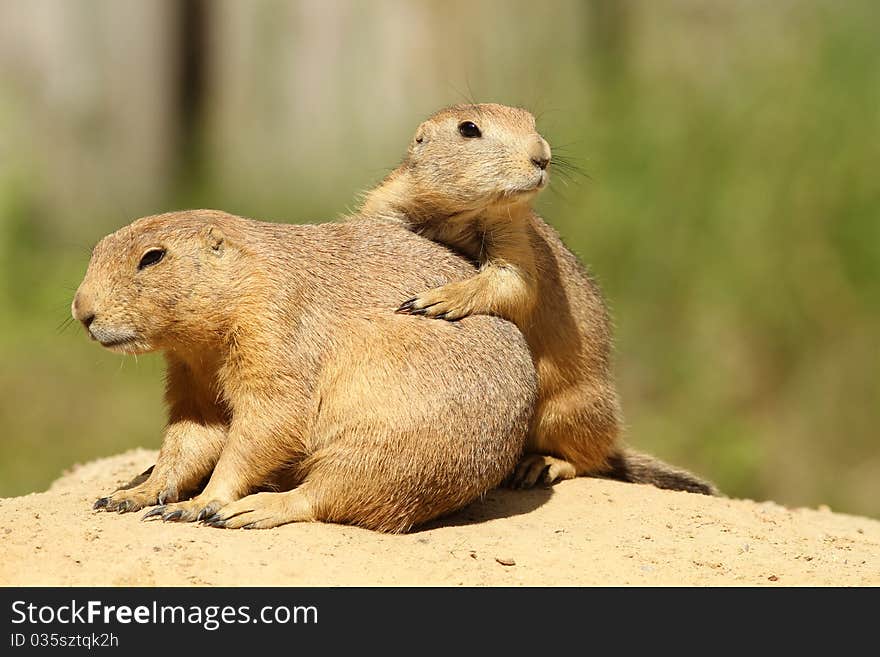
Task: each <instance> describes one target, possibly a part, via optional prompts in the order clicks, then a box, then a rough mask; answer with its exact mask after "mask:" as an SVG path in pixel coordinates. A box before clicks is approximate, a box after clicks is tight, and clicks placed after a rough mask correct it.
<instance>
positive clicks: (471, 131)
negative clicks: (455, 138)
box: [458, 121, 483, 139]
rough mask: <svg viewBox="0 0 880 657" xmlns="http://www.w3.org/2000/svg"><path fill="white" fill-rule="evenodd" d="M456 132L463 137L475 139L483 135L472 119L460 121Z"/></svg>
mask: <svg viewBox="0 0 880 657" xmlns="http://www.w3.org/2000/svg"><path fill="white" fill-rule="evenodd" d="M458 133H459V134H460V135H461V136H462V137H464V138H465V139H475V138H477V137H482V136H483V133H482V132H480V129H479V128H478V127H477V124H476V123H474V122H472V121H462V122H461V123H459V124H458Z"/></svg>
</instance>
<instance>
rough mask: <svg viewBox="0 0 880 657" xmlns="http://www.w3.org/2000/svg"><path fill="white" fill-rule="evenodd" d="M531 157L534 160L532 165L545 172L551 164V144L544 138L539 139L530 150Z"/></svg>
mask: <svg viewBox="0 0 880 657" xmlns="http://www.w3.org/2000/svg"><path fill="white" fill-rule="evenodd" d="M529 156H530V157H531V159H532V164H534V165H535V166H536V167H538V168H539V169H541V171H543V170H544V169H546V168H547V166H548V165H549V164H550V158H551V153H550V144H548V143H547V140H546V139H544V138H543V137H538V140H537V141H536V142H535V143H534V144H533V145H532V147H531V149H530V150H529Z"/></svg>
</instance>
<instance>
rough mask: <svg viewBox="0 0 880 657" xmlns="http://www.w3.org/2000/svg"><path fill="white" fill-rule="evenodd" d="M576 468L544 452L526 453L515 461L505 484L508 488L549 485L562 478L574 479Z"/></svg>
mask: <svg viewBox="0 0 880 657" xmlns="http://www.w3.org/2000/svg"><path fill="white" fill-rule="evenodd" d="M576 476H577V470H576V469H575V467H574V466H573V465H572V464H571V463H569V462H568V461H563V460H562V459H558V458H555V457H553V456H546V455H544V454H526V455H525V456H523V458H522V459H520V462H519V463H517V465H516V468H514V470H513V472H512V473H511V475H510V477H509V478H508V480H507V485H508V486H509V487H510V488H532V487H533V486H535V484H539V483H540V484H543V485H544V486H550V485H552V484H554V483H556V482H557V481H562V480H563V479H574V478H575V477H576Z"/></svg>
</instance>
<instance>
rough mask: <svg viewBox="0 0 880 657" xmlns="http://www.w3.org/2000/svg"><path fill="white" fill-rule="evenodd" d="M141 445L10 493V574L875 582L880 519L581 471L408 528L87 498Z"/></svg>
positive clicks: (462, 582)
mask: <svg viewBox="0 0 880 657" xmlns="http://www.w3.org/2000/svg"><path fill="white" fill-rule="evenodd" d="M155 458H156V453H155V452H151V451H147V450H135V451H131V452H127V453H125V454H121V455H119V456H114V457H111V458H106V459H101V460H98V461H94V462H91V463H88V464H85V465H81V466H76V467H74V468H73V469H72V470H71V471H70V472H68V473H65V474H64V476H62V477H61V478H60V479H58V480H57V481H56V482H55V483H54V484H53V485H52V486H51V487H50V489H49V490H48V491H46V492H43V493H32V494H30V495H25V496H22V497H14V498H4V499H2V500H0V537H2V545H3V553H4V554H3V559H2V561H0V584H2V585H6V586H9V585H61V586H68V585H70V586H90V585H110V586H117V585H118V586H154V585H160V586H186V585H193V586H209V585H211V586H212V585H232V586H238V585H260V586H279V585H281V586H288V585H291V586H315V585H317V586H328V585H330V586H336V585H379V586H398V585H405V586H413V585H415V586H418V585H429V586H435V585H442V586H486V585H489V586H519V585H529V586H544V585H552V586H557V585H578V586H580V585H612V586H616V585H643V586H644V585H647V586H654V585H687V586H691V585H696V586H713V585H746V586H792V585H795V586H799V585H820V586H825V585H835V586H841V585H843V586H851V585H880V522H878V521H876V520H871V519H868V518H861V517H856V516H847V515H841V514H837V513H832V512H830V511H829V510H827V509H822V510H812V509H787V508H784V507H781V506H779V505H777V504H774V503H772V502H763V503H756V502H753V501H749V500H734V499H724V498H708V497H704V496H700V495H692V494H689V493H678V492H670V491H662V490H658V489H655V488H652V487H650V486H637V485H632V484H622V483H618V482H613V481H603V480H599V479H576V480H572V481H565V482H562V483H559V484H557V485H556V486H554V487H553V488H552V489H538V490H531V491H509V490H496V491H492V492H490V493H489V494H487V495H486V496H485V498H484V499H482V500H480V501H478V502H476V503H475V504H473V505H471V506H470V507H468V508H467V509H465V510H463V511H461V512H459V513H458V514H456V515H455V516H452V517H450V518H447V519H445V520H443V521H438V522H436V523H434V524H432V525H431V526H429V527H427V528H424V529H422V530H421V531H416V532H414V533H411V534H408V535H401V536H390V535H384V534H378V533H375V532H371V531H368V530H365V529H359V528H357V527H347V526H341V525H330V524H318V523H314V524H296V525H287V526H284V527H279V528H276V529H271V530H264V531H255V530H252V531H245V530H222V529H213V528H209V527H202V526H198V525H193V524H178V523H162V522H141V520H140V516H141V515H142V512H141V513H136V514H116V513H106V512H100V511H93V510H92V508H91V507H92V502H93V501H94V500H95V498H97V497H99V496H101V495H104V494H106V493H108V492H110V491H111V490H113V489H114V488H116V487H117V486H118V485H119V484H121V483H122V482H124V481H126V480H128V479H129V478H130V477H132V476H133V475H134V474H136V473H138V472H140V471H142V470H144V469H145V468H147V467H148V466H149V465H151V464H152V463H153V462H154V461H155Z"/></svg>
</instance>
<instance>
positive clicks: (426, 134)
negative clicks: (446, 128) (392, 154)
mask: <svg viewBox="0 0 880 657" xmlns="http://www.w3.org/2000/svg"><path fill="white" fill-rule="evenodd" d="M433 128H434V126H433V124H432V123H431V122H430V121H425V122H424V123H423V124H422V125H420V126H419V129H418V130H416V135H415V137H413V140H412V144H411V145H410V151H417V150H418V149H419V147H420V146H422V144H424V143H426V142H428V141H430V140H431V137H432V136H433V133H434V130H433Z"/></svg>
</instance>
